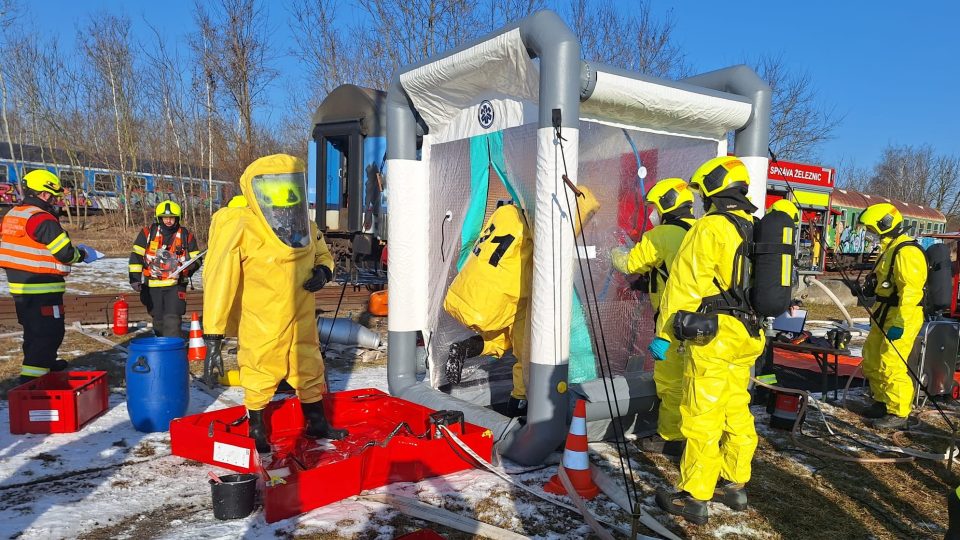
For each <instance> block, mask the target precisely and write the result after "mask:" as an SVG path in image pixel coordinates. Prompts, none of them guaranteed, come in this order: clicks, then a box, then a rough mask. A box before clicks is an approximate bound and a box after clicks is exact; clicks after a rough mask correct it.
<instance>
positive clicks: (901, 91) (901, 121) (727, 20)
mask: <svg viewBox="0 0 960 540" xmlns="http://www.w3.org/2000/svg"><path fill="white" fill-rule="evenodd" d="M343 1H344V2H347V1H348V0H343ZM620 1H625V2H629V1H632V0H620ZM28 4H29V5H30V8H29V10H30V11H31V13H32V17H33V19H34V20H42V21H43V22H44V27H45V28H49V29H50V30H52V31H54V32H57V33H58V34H59V35H62V36H63V37H64V45H68V46H69V45H70V44H72V43H73V42H74V35H75V29H76V27H77V25H78V24H79V23H81V22H85V21H86V20H87V18H88V17H90V16H91V15H93V14H95V13H97V12H98V11H102V10H106V11H109V12H119V11H123V12H126V13H127V14H128V15H129V16H130V18H131V19H132V20H133V22H134V25H135V30H138V31H146V27H145V25H144V24H143V20H144V18H146V19H147V20H149V21H151V24H153V25H155V26H157V27H158V28H160V29H161V30H162V31H164V32H167V33H169V34H170V36H171V37H174V36H183V35H185V34H186V32H188V31H190V30H191V28H192V15H191V12H192V9H193V8H192V6H193V2H192V1H189V0H166V1H162V2H156V1H143V2H134V1H122V0H86V1H84V2H77V1H76V0H38V1H36V2H29V3H28ZM265 5H266V6H267V9H268V10H269V12H270V15H271V17H270V18H271V21H270V24H271V27H272V28H274V29H276V30H277V32H278V34H279V35H283V34H284V32H285V30H284V26H283V22H284V19H285V18H286V11H285V8H284V7H283V4H282V3H281V2H265ZM652 10H653V12H654V14H657V15H661V16H662V15H664V14H665V13H666V12H667V11H668V10H672V13H673V18H674V21H675V34H674V38H675V41H676V43H677V44H678V45H680V46H681V47H682V48H683V49H684V52H685V54H686V56H687V60H688V61H689V62H690V64H691V65H692V66H693V68H694V72H702V71H709V70H712V69H716V68H720V67H724V66H728V65H731V64H737V63H741V62H743V61H744V60H748V59H752V58H755V57H757V56H758V55H760V54H771V55H781V56H782V57H783V60H784V62H785V64H786V65H787V66H788V67H789V68H790V69H793V70H798V71H806V72H807V73H809V75H810V77H811V79H812V81H813V83H814V85H815V86H816V88H817V90H818V92H819V95H820V97H821V99H822V101H823V102H824V103H825V104H828V105H831V106H835V107H836V111H837V113H839V114H842V115H844V116H845V118H844V121H843V123H842V124H841V125H840V126H839V127H838V128H837V130H836V131H835V138H834V140H832V141H830V142H828V143H826V144H824V145H823V146H822V147H821V149H820V154H821V156H822V159H821V160H820V162H821V163H820V164H822V165H827V166H836V165H839V164H841V163H844V164H847V165H849V164H855V165H858V166H871V165H872V164H873V163H874V162H875V161H876V159H877V158H878V156H879V155H880V153H881V151H882V149H883V147H885V146H886V145H887V144H910V145H921V144H930V145H931V146H933V147H934V149H935V150H936V151H937V152H939V153H943V154H949V155H953V156H960V133H958V130H960V112H958V111H960V31H958V29H957V23H958V22H960V1H956V0H932V1H924V2H902V1H897V2H894V1H890V0H876V1H870V2H868V1H865V0H846V1H845V0H833V1H822V0H802V1H795V2H770V1H766V2H761V1H758V0H749V1H732V2H731V1H728V2H719V1H715V0H714V1H708V0H657V1H655V2H654V3H653V4H652ZM148 36H149V37H151V38H152V35H148ZM278 52H280V53H282V52H284V51H283V50H278ZM278 62H279V67H280V68H281V70H282V71H283V72H285V73H291V72H292V71H293V70H295V69H296V67H295V63H294V62H293V61H292V60H290V59H289V58H279V59H278ZM286 84H287V83H286V82H285V81H283V80H279V81H278V82H277V84H276V87H277V88H276V89H275V91H274V95H277V96H280V95H282V89H283V88H285V87H286ZM282 106H283V103H282V101H281V100H280V99H276V100H274V103H273V104H272V107H273V110H271V111H265V113H266V114H268V115H270V117H272V118H278V117H279V114H280V110H279V108H280V107H282ZM304 136H306V134H304ZM841 173H842V171H841Z"/></svg>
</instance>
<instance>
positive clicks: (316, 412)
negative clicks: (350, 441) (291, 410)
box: [300, 401, 347, 441]
mask: <svg viewBox="0 0 960 540" xmlns="http://www.w3.org/2000/svg"><path fill="white" fill-rule="evenodd" d="M300 406H301V408H302V409H303V418H304V419H305V420H306V421H307V429H306V431H304V433H303V434H304V435H306V436H307V437H309V438H311V439H333V440H335V441H339V440H340V439H343V438H345V437H346V436H347V430H345V429H336V428H334V427H333V426H331V425H330V422H327V415H326V414H325V413H324V412H323V402H322V401H317V402H316V403H301V404H300Z"/></svg>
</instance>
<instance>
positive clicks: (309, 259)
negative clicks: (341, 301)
mask: <svg viewBox="0 0 960 540" xmlns="http://www.w3.org/2000/svg"><path fill="white" fill-rule="evenodd" d="M240 189H241V191H242V192H243V195H244V197H245V198H246V200H247V206H246V207H234V208H227V209H221V210H220V211H218V212H217V214H216V216H215V219H214V220H213V221H212V223H211V225H210V241H209V244H210V246H209V251H208V256H207V268H206V270H205V271H204V291H203V300H204V319H203V330H204V341H206V344H207V359H206V363H207V364H208V365H209V364H216V363H217V362H218V361H219V355H220V347H221V345H222V342H223V337H224V334H225V333H226V332H227V331H228V330H231V329H232V328H231V327H232V326H234V325H235V326H236V331H237V337H238V341H239V351H238V353H237V361H238V363H239V364H240V385H241V386H243V389H244V400H243V401H244V405H246V407H247V414H248V416H249V419H250V427H249V433H250V436H251V437H253V439H254V440H255V441H256V447H257V452H259V453H261V454H263V453H269V452H270V449H271V448H270V443H269V429H268V426H266V425H265V424H264V418H263V409H264V408H265V407H266V406H267V404H268V403H269V402H270V399H271V398H272V397H273V395H274V393H275V392H276V390H277V385H278V384H279V383H280V381H281V380H282V379H284V378H286V380H287V382H289V383H290V385H291V386H293V387H294V389H296V392H297V396H298V397H299V398H300V403H301V405H302V408H303V415H304V418H305V419H306V431H305V435H306V436H307V437H310V438H329V439H342V438H344V437H346V435H347V432H346V430H342V429H334V428H333V427H331V426H330V423H329V422H328V421H327V418H326V415H325V414H324V410H323V403H322V401H321V400H322V399H323V393H324V392H326V386H327V385H326V381H325V378H324V366H323V357H322V355H321V353H320V342H319V337H318V334H317V327H316V323H315V322H314V310H315V300H314V296H313V293H314V292H316V291H318V290H320V289H321V288H322V287H323V286H324V284H326V282H327V281H329V280H330V278H331V277H332V274H333V257H332V256H331V255H330V251H329V249H328V248H327V246H326V243H325V242H324V239H323V235H322V234H321V233H320V232H319V231H318V230H317V229H316V226H315V225H314V224H313V223H311V222H310V220H309V217H308V215H307V204H306V197H305V195H306V184H305V181H304V165H303V161H301V160H300V159H297V158H295V157H293V156H289V155H286V154H275V155H272V156H266V157H263V158H260V159H258V160H256V161H254V162H253V163H251V164H250V166H249V167H247V170H246V171H244V173H243V176H242V177H241V178H240ZM238 305H239V312H238V311H237V306H238ZM205 368H206V366H205Z"/></svg>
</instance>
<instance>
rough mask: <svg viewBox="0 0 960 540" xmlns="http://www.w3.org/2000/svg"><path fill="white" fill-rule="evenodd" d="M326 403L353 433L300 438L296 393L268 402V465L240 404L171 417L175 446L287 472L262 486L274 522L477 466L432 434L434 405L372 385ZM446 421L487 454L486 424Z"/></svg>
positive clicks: (220, 461) (243, 467)
mask: <svg viewBox="0 0 960 540" xmlns="http://www.w3.org/2000/svg"><path fill="white" fill-rule="evenodd" d="M323 405H324V410H325V412H326V414H327V418H328V419H329V420H330V423H331V424H333V425H334V426H335V427H338V428H346V429H348V430H349V431H350V435H349V436H348V437H347V438H346V439H344V440H342V441H332V442H331V443H330V444H331V445H332V446H331V447H321V446H318V444H317V442H315V441H312V440H309V439H305V438H303V437H302V432H303V429H304V420H303V414H302V412H301V410H300V402H299V401H298V400H297V399H296V398H292V399H286V400H283V401H274V402H271V403H270V405H269V406H268V407H267V409H266V411H265V412H264V420H265V422H266V423H267V424H268V425H269V426H270V428H271V429H270V440H271V443H272V444H273V447H274V452H273V455H272V462H271V463H268V464H265V469H266V471H265V470H263V469H262V468H261V467H260V464H259V463H258V460H257V453H256V450H255V449H254V443H253V439H251V438H249V437H247V422H246V420H245V418H244V415H245V414H246V411H245V409H244V408H243V407H230V408H228V409H221V410H218V411H212V412H208V413H201V414H195V415H192V416H187V417H185V418H178V419H176V420H174V421H173V422H171V423H170V439H171V450H172V451H173V453H174V454H175V455H178V456H181V457H185V458H190V459H194V460H197V461H201V462H203V463H208V464H210V465H217V466H220V467H224V468H227V469H231V470H234V471H237V472H258V473H260V474H262V475H263V476H264V480H269V476H270V475H271V474H269V473H268V472H267V471H270V472H271V473H272V476H275V477H282V479H283V481H282V482H280V483H276V484H274V485H270V486H266V487H265V488H264V512H265V515H266V516H265V517H266V519H267V521H268V522H271V523H272V522H274V521H278V520H281V519H285V518H288V517H292V516H295V515H298V514H301V513H303V512H307V511H309V510H312V509H314V508H318V507H320V506H324V505H326V504H330V503H332V502H336V501H339V500H342V499H344V498H346V497H349V496H351V495H357V494H359V493H360V492H361V491H362V490H365V489H372V488H375V487H379V486H383V485H386V484H389V483H391V482H417V481H419V480H422V479H424V478H428V477H431V476H439V475H443V474H448V473H452V472H457V471H462V470H464V469H469V468H471V467H473V463H472V460H470V458H465V457H464V453H463V452H462V451H461V450H460V449H459V448H455V446H454V444H453V442H452V441H448V440H446V439H445V438H443V437H435V436H434V435H433V434H430V433H428V431H429V429H428V427H429V422H428V418H429V416H430V414H431V413H433V412H434V411H432V410H431V409H428V408H426V407H423V406H421V405H417V404H415V403H411V402H409V401H405V400H402V399H400V398H396V397H393V396H390V395H388V394H385V393H383V392H381V391H380V390H375V389H362V390H351V391H348V392H338V393H334V394H327V395H325V396H324V399H323ZM404 424H405V425H406V427H404V426H403V425H404ZM407 427H409V429H407ZM449 427H450V430H451V431H452V432H454V433H456V434H457V436H458V437H459V438H460V439H461V440H463V441H464V442H465V443H466V444H467V445H468V446H470V447H471V448H472V449H473V450H474V451H475V452H476V453H477V454H479V455H480V456H481V457H483V458H485V459H488V460H489V459H490V456H491V454H492V451H493V436H492V433H491V432H490V431H489V430H488V429H485V428H483V427H480V426H476V425H473V424H470V423H464V426H463V430H462V431H461V429H460V426H459V425H454V426H449ZM391 433H392V434H393V435H391Z"/></svg>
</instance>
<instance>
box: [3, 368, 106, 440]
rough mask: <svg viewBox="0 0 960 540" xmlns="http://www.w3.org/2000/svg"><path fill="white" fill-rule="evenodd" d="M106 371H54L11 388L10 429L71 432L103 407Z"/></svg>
mask: <svg viewBox="0 0 960 540" xmlns="http://www.w3.org/2000/svg"><path fill="white" fill-rule="evenodd" d="M109 396H110V387H109V385H108V384H107V372H106V371H58V372H55V373H47V374H46V375H44V376H42V377H38V378H37V379H36V380H34V381H30V382H28V383H26V384H21V385H20V386H18V387H16V388H14V389H13V390H11V391H10V393H9V394H8V395H7V398H8V399H9V402H10V433H13V434H15V435H21V434H24V433H73V432H74V431H79V430H80V428H82V427H83V426H84V425H85V424H87V423H88V422H90V421H91V420H93V419H94V418H96V417H98V416H100V415H101V414H103V413H104V412H106V410H107V406H108V401H109Z"/></svg>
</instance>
